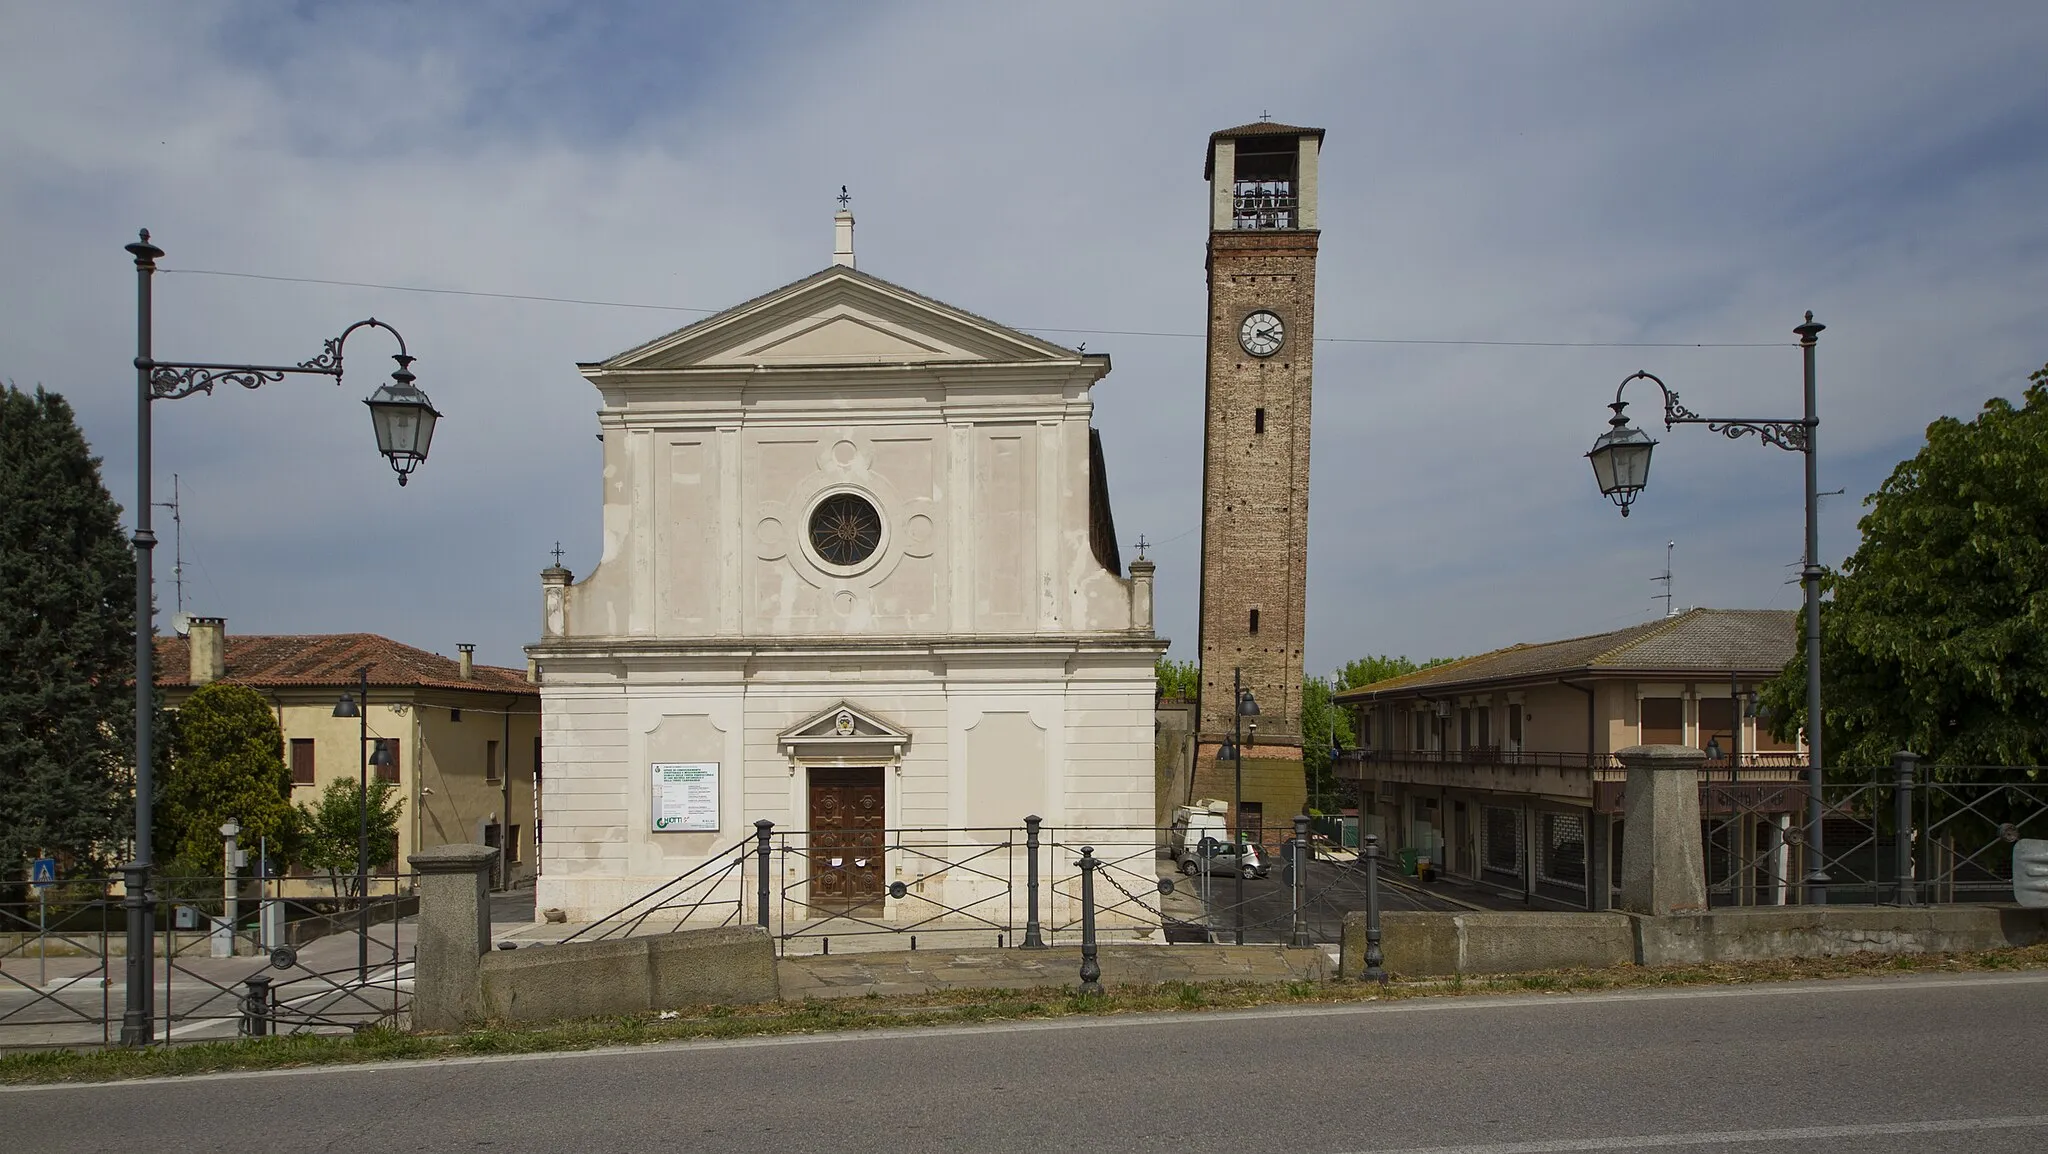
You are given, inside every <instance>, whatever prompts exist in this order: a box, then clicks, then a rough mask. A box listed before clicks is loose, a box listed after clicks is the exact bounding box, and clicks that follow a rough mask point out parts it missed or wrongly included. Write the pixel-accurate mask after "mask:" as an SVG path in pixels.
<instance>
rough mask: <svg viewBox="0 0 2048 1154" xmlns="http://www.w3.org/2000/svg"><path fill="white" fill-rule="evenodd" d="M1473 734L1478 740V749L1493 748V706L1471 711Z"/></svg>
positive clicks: (1483, 706)
mask: <svg viewBox="0 0 2048 1154" xmlns="http://www.w3.org/2000/svg"><path fill="white" fill-rule="evenodd" d="M1472 712H1473V714H1474V715H1475V716H1474V717H1473V718H1472V728H1473V733H1474V734H1475V735H1476V736H1477V737H1478V738H1479V748H1481V749H1491V748H1493V706H1491V705H1482V706H1480V707H1479V708H1478V709H1475V710H1473V711H1472Z"/></svg>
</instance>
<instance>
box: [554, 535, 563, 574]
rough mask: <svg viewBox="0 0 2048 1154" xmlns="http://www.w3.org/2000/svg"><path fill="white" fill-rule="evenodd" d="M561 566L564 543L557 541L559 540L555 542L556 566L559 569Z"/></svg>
mask: <svg viewBox="0 0 2048 1154" xmlns="http://www.w3.org/2000/svg"><path fill="white" fill-rule="evenodd" d="M561 567H562V543H561V542H560V541H557V542H555V568H557V569H560V568H561Z"/></svg>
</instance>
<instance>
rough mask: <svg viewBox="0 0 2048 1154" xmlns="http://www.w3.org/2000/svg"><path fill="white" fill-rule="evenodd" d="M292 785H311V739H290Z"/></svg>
mask: <svg viewBox="0 0 2048 1154" xmlns="http://www.w3.org/2000/svg"><path fill="white" fill-rule="evenodd" d="M292 784H293V785H312V784H313V739H312V738H310V737H294V738H292Z"/></svg>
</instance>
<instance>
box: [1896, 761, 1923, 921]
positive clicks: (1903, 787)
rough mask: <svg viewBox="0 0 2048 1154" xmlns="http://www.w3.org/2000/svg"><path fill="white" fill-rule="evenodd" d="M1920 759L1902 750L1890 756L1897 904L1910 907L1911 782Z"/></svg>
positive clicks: (1911, 875)
mask: <svg viewBox="0 0 2048 1154" xmlns="http://www.w3.org/2000/svg"><path fill="white" fill-rule="evenodd" d="M1919 765H1920V755H1919V754H1917V753H1914V752H1912V751H1910V750H1905V749H1902V750H1900V751H1898V752H1897V753H1894V754H1892V821H1893V822H1894V823H1895V824H1896V826H1897V828H1895V829H1894V830H1892V851H1893V853H1892V856H1893V858H1894V860H1895V862H1896V863H1897V868H1898V871H1899V904H1900V905H1902V906H1910V905H1912V904H1913V903H1914V901H1915V900H1916V899H1915V894H1914V891H1915V890H1916V889H1918V888H1919V887H1917V886H1915V885H1914V884H1913V778H1914V775H1915V773H1916V771H1917V770H1918V769H1919Z"/></svg>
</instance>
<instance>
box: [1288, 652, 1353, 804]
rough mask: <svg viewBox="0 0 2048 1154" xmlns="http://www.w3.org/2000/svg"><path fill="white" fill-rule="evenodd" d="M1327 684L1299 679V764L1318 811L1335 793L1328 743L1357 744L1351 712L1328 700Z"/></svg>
mask: <svg viewBox="0 0 2048 1154" xmlns="http://www.w3.org/2000/svg"><path fill="white" fill-rule="evenodd" d="M1332 692H1333V690H1332V688H1331V686H1330V684H1329V683H1328V682H1326V681H1324V680H1323V679H1322V678H1320V677H1304V678H1302V680H1301V766H1302V771H1303V772H1304V773H1306V774H1307V775H1308V796H1309V805H1310V807H1311V808H1313V809H1317V810H1320V809H1321V806H1320V805H1319V804H1318V803H1319V802H1323V801H1327V800H1328V799H1331V798H1334V797H1335V796H1336V794H1337V778H1336V774H1335V773H1334V772H1332V770H1331V768H1330V746H1331V745H1333V744H1334V745H1337V746H1340V747H1342V748H1344V749H1355V748H1357V747H1358V738H1357V737H1356V736H1355V735H1354V734H1353V733H1352V730H1351V711H1350V710H1348V709H1343V708H1340V707H1339V706H1338V705H1337V704H1336V703H1334V702H1332V701H1331V700H1330V694H1331V693H1332Z"/></svg>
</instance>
